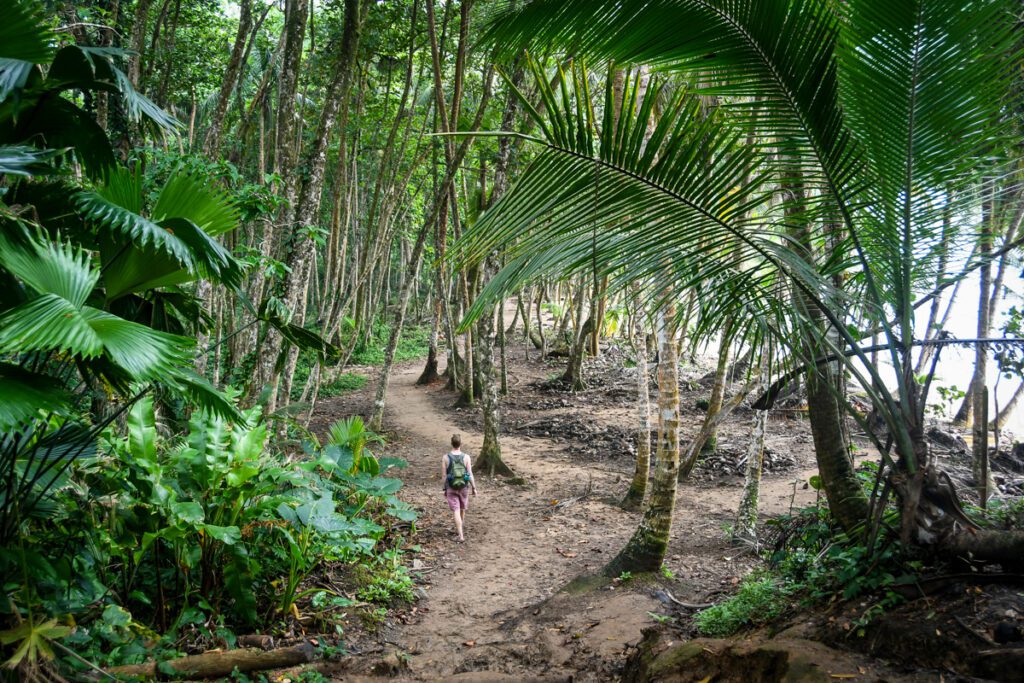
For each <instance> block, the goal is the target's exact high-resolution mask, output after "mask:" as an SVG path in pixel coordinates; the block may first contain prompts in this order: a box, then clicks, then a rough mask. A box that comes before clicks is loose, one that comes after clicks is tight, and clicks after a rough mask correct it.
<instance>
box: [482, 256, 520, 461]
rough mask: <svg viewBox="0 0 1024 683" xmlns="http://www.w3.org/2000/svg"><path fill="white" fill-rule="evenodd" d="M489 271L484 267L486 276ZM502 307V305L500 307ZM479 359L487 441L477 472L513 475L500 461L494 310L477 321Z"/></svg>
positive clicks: (485, 437)
mask: <svg viewBox="0 0 1024 683" xmlns="http://www.w3.org/2000/svg"><path fill="white" fill-rule="evenodd" d="M488 270H490V269H489V268H485V270H484V272H485V276H486V273H487V271H488ZM498 305H499V307H500V306H501V304H498ZM477 331H478V332H477V333H478V337H477V345H476V348H477V349H478V358H479V359H480V364H479V372H480V379H481V384H482V386H481V395H480V402H481V404H482V408H483V417H484V442H483V445H482V446H481V447H480V454H479V455H478V456H477V469H478V471H480V472H486V473H487V474H488V475H489V476H492V477H493V476H494V475H496V474H501V475H511V474H512V469H511V468H510V467H509V466H508V465H507V464H505V461H504V460H502V459H501V441H500V439H499V433H500V416H499V410H498V408H499V405H498V381H497V380H498V378H497V377H496V376H495V375H496V370H495V367H494V311H493V310H491V311H486V312H485V313H484V314H483V315H481V316H480V320H479V321H478V322H477Z"/></svg>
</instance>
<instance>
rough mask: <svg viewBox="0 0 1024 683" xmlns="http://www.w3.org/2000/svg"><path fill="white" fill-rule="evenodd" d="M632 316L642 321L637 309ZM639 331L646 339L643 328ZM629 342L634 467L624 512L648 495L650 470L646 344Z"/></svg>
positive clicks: (625, 499) (623, 501)
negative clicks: (632, 359) (633, 401)
mask: <svg viewBox="0 0 1024 683" xmlns="http://www.w3.org/2000/svg"><path fill="white" fill-rule="evenodd" d="M634 317H635V318H637V319H641V320H642V316H641V314H640V311H639V310H638V311H636V313H635V316H634ZM641 329H642V330H643V332H644V336H646V334H647V330H646V325H644V326H643V327H642V328H641ZM634 332H635V331H634ZM630 341H631V343H633V351H634V353H635V354H636V413H637V422H636V464H635V466H634V468H633V479H632V481H631V482H630V484H629V490H627V491H626V497H625V498H623V499H622V503H621V505H622V507H623V508H624V509H626V510H639V509H640V506H641V504H642V503H643V500H644V495H645V494H646V493H647V479H648V477H649V476H650V469H651V399H650V387H649V386H648V380H647V344H646V342H645V341H644V340H643V339H641V340H640V343H639V344H636V343H635V334H633V335H631V336H630Z"/></svg>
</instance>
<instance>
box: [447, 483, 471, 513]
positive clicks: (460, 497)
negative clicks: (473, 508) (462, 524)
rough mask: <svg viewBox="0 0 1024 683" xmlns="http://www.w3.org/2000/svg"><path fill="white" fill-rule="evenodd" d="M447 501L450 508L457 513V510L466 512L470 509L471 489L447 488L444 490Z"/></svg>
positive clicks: (465, 487) (466, 487)
mask: <svg viewBox="0 0 1024 683" xmlns="http://www.w3.org/2000/svg"><path fill="white" fill-rule="evenodd" d="M444 497H445V500H447V501H448V508H449V509H450V510H451V511H452V512H455V511H456V510H459V509H462V510H465V509H466V508H468V507H469V487H468V486H464V487H462V488H461V489H451V488H446V489H445V490H444Z"/></svg>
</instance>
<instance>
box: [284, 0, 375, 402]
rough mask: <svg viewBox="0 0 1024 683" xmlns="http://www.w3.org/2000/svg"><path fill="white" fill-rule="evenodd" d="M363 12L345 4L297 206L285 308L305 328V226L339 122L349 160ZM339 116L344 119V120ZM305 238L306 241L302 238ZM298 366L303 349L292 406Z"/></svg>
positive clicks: (310, 244) (310, 249) (289, 371)
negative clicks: (352, 96)
mask: <svg viewBox="0 0 1024 683" xmlns="http://www.w3.org/2000/svg"><path fill="white" fill-rule="evenodd" d="M364 11H365V9H364V7H363V6H362V5H361V2H360V0H345V25H344V29H343V32H342V39H341V46H340V53H339V55H338V61H337V66H336V68H335V72H334V78H333V79H332V81H331V84H330V86H329V87H328V90H327V94H326V97H325V99H324V106H323V111H322V112H321V114H320V123H319V125H318V127H317V133H316V138H315V142H314V145H313V147H312V149H311V150H310V152H309V155H308V156H307V157H306V160H305V163H304V164H303V167H304V169H305V176H306V177H305V181H304V182H303V183H302V189H301V191H300V193H299V201H298V205H297V206H296V207H295V213H294V220H293V222H292V225H293V226H294V228H293V230H294V232H296V233H298V235H299V241H298V243H297V244H295V243H294V242H293V245H292V250H291V252H290V253H289V254H288V266H289V268H290V275H289V277H288V280H287V286H286V295H285V296H286V303H287V306H288V309H289V310H290V311H292V313H293V315H294V322H295V323H296V324H300V325H301V324H302V323H303V322H305V317H306V292H307V288H308V286H309V283H310V282H312V281H315V279H316V272H315V270H316V242H315V241H314V240H313V238H312V236H311V235H305V234H303V233H304V232H305V228H306V226H311V225H316V224H317V223H318V222H319V220H318V218H319V214H320V201H321V196H322V194H323V185H324V173H325V170H326V167H327V148H328V143H329V141H330V137H331V133H332V131H333V130H334V128H335V125H334V123H335V119H336V118H337V119H338V126H337V128H338V130H339V131H340V136H341V140H340V142H339V143H338V150H339V153H340V154H342V155H344V150H345V149H346V145H347V144H348V143H347V137H346V135H345V129H346V128H347V126H348V111H349V108H348V100H349V93H350V91H351V89H352V82H353V79H354V74H355V66H356V56H357V52H358V50H359V36H360V33H361V31H362V23H363V16H364ZM339 114H340V115H339ZM303 237H304V239H303ZM297 361H298V349H295V348H292V349H290V350H289V351H288V361H287V365H286V368H285V374H284V383H283V386H282V391H281V397H280V400H281V401H282V403H283V404H287V403H288V401H289V400H290V393H291V386H292V381H293V379H294V376H295V367H296V363H297Z"/></svg>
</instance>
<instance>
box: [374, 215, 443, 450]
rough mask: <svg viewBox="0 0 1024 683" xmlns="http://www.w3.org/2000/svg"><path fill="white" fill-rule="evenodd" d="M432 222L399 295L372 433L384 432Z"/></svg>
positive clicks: (419, 239) (423, 230)
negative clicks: (393, 373)
mask: <svg viewBox="0 0 1024 683" xmlns="http://www.w3.org/2000/svg"><path fill="white" fill-rule="evenodd" d="M433 218H434V217H433V216H432V217H431V220H430V221H428V222H427V223H426V224H424V225H423V227H422V228H420V233H419V235H417V237H416V246H415V247H413V250H412V258H411V259H410V260H409V268H408V273H407V276H406V278H405V284H403V285H402V289H401V292H400V293H399V295H398V308H397V309H396V310H395V319H394V321H393V322H392V323H391V335H390V336H389V337H388V346H387V348H386V349H385V351H384V364H383V365H382V366H381V369H380V374H379V375H378V376H377V392H376V395H375V396H374V401H373V416H372V417H371V418H370V424H369V427H370V429H371V430H372V431H375V432H381V431H383V430H384V407H385V405H386V399H387V393H388V382H389V380H390V376H391V368H392V366H393V365H394V364H395V351H396V350H397V349H398V339H399V337H401V336H402V325H403V324H404V323H405V311H406V309H407V308H408V306H409V296H410V295H411V294H412V288H413V286H414V284H415V282H416V272H417V271H418V270H419V262H420V258H421V257H422V256H423V245H424V244H425V243H426V241H427V233H428V232H430V223H431V222H433Z"/></svg>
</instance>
